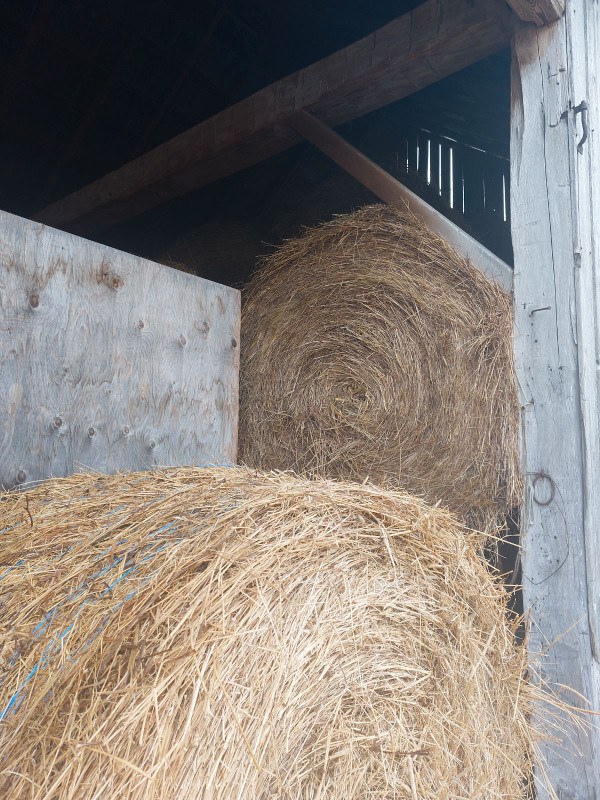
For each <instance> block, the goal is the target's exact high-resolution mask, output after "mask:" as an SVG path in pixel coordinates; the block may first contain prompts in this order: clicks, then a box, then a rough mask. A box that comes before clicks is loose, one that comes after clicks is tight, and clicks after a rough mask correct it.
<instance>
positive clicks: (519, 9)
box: [506, 0, 565, 25]
mask: <svg viewBox="0 0 600 800" xmlns="http://www.w3.org/2000/svg"><path fill="white" fill-rule="evenodd" d="M506 2H507V3H508V5H509V6H510V7H511V8H512V10H513V11H514V12H515V14H516V15H517V16H518V17H519V18H520V19H522V20H523V21H524V22H535V24H536V25H547V24H548V23H549V22H556V21H557V20H559V19H560V18H561V17H562V15H563V14H564V13H565V0H506Z"/></svg>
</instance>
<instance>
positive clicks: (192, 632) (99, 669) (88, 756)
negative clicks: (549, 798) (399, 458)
mask: <svg viewBox="0 0 600 800" xmlns="http://www.w3.org/2000/svg"><path fill="white" fill-rule="evenodd" d="M25 499H26V498H25V496H24V495H23V494H8V495H6V496H4V497H2V498H1V499H0V636H1V639H0V641H2V648H1V652H0V718H1V722H0V796H2V797H7V798H8V797H10V798H11V800H42V798H43V799H44V800H75V798H77V799H78V800H83V798H85V800H96V798H103V800H106V798H109V799H110V798H114V799H115V800H116V798H121V797H127V798H128V800H151V799H152V800H158V799H159V798H160V800H192V799H193V800H216V798H232V800H233V799H234V798H240V800H241V798H244V800H258V799H259V798H260V800H266V799H267V798H275V797H277V798H288V799H289V800H292V798H294V800H296V799H297V800H303V799H304V800H309V799H310V800H315V798H328V800H335V798H340V800H341V798H344V800H353V798H354V799H355V800H364V798H372V799H374V800H377V798H379V799H380V800H384V798H385V800H389V798H399V799H402V798H405V799H406V800H408V799H410V800H414V797H415V796H417V797H419V798H431V799H432V800H434V798H439V800H441V798H444V800H459V798H460V800H464V798H467V797H468V798H471V799H472V800H476V799H477V798H481V800H483V799H484V798H485V799H486V800H491V799H492V798H503V799H504V800H516V799H517V798H522V797H523V796H524V791H525V790H524V785H525V781H526V778H527V776H528V774H529V772H530V759H531V754H532V753H533V751H534V748H535V740H536V738H537V737H538V735H539V733H538V732H537V731H536V730H535V729H534V727H533V726H532V723H531V709H532V702H533V699H534V697H535V696H537V695H536V692H537V690H536V689H535V688H534V687H533V686H532V685H531V684H530V683H528V682H527V680H526V677H525V672H526V670H525V661H524V650H523V649H520V648H518V647H516V646H515V643H514V636H513V633H514V630H513V623H512V622H511V621H510V620H509V618H508V617H507V614H506V594H505V592H504V590H503V588H502V586H501V584H500V582H499V581H498V580H496V579H495V578H494V577H492V576H491V575H490V573H489V571H488V569H487V568H486V567H485V566H484V564H483V562H482V561H481V559H480V557H479V554H478V551H479V547H480V544H481V542H480V536H479V535H477V534H475V533H473V532H471V531H469V530H467V529H463V528H462V527H461V526H460V525H459V524H458V523H457V522H456V521H455V520H454V519H453V518H452V517H451V516H449V515H448V514H447V513H446V512H445V511H443V510H440V509H439V508H432V507H429V506H427V505H426V504H425V503H424V502H423V501H421V500H419V499H416V498H414V497H412V496H410V495H407V494H405V493H402V492H399V491H389V490H385V489H382V488H378V487H375V486H373V485H370V484H344V483H340V482H336V481H332V480H315V481H307V480H306V479H302V478H298V477H295V476H293V475H291V474H284V473H283V474H282V473H271V474H261V473H257V472H255V471H252V470H248V469H244V468H236V467H230V468H226V467H221V468H212V467H211V468H204V469H202V468H177V469H172V470H166V471H156V472H152V473H141V474H133V475H116V476H112V477H105V476H99V475H75V476H72V477H70V478H66V479H62V480H54V481H51V482H49V483H47V484H44V485H42V486H40V487H39V488H37V489H34V490H32V491H30V492H28V494H27V507H26V503H25ZM28 511H29V513H30V514H31V519H32V520H33V527H32V526H31V522H30V518H29V516H28ZM475 666H476V668H475Z"/></svg>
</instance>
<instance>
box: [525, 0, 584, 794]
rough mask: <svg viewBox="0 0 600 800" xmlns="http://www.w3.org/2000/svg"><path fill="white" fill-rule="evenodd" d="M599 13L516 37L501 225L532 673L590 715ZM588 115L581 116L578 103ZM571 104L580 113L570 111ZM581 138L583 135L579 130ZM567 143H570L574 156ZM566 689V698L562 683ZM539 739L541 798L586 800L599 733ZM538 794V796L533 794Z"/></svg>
mask: <svg viewBox="0 0 600 800" xmlns="http://www.w3.org/2000/svg"><path fill="white" fill-rule="evenodd" d="M599 85H600V5H599V4H598V3H596V2H594V3H590V2H589V0H568V2H567V9H566V15H565V16H564V17H563V18H562V19H561V20H560V21H558V22H556V23H554V24H553V25H549V26H547V27H543V28H535V27H533V26H523V27H521V28H519V29H518V30H517V32H516V34H515V38H514V42H513V69H512V115H511V116H512V119H511V204H512V213H511V227H512V237H513V247H514V257H515V280H514V307H515V325H516V336H515V357H516V365H517V372H518V377H519V385H520V389H521V407H522V437H523V438H522V458H523V471H524V474H525V476H526V483H527V493H526V500H525V506H524V508H523V510H522V545H523V550H522V564H523V579H522V580H523V597H524V603H525V609H526V612H528V613H529V616H530V620H531V631H530V638H529V648H530V651H531V654H532V656H535V654H540V658H539V660H538V663H537V670H538V671H539V673H540V674H541V677H542V679H544V680H546V681H548V682H549V683H550V685H551V686H553V687H554V688H555V689H558V691H559V692H560V693H561V694H562V696H563V697H564V699H565V700H567V701H568V702H570V703H572V704H573V705H575V706H581V705H583V706H584V707H585V703H582V701H581V695H583V696H585V697H587V699H588V701H589V706H588V708H591V709H592V710H594V711H596V712H598V711H600V494H599V492H598V486H599V480H600V479H599V476H600V405H599V387H598V364H599V363H600V361H599V357H600V316H599V314H600V226H599V221H600V185H599V183H598V180H597V175H598V174H599V172H600V115H599V110H600V89H599ZM582 101H586V102H587V106H588V110H587V111H586V112H585V114H584V113H581V111H582V109H581V106H580V103H581V102H582ZM577 107H579V109H580V113H575V109H576V108H577ZM584 124H585V130H587V131H588V137H587V139H586V140H585V141H583V139H584V127H583V125H584ZM578 145H579V148H578ZM567 686H569V687H572V688H573V689H574V690H575V692H578V693H580V695H578V694H574V693H571V692H569V691H568V690H567V689H566V688H563V687H567ZM561 722H562V724H563V726H564V729H565V733H564V734H561V733H560V730H559V729H558V728H557V729H556V731H555V734H556V735H558V741H557V742H555V743H545V744H542V751H543V756H544V759H545V762H546V763H545V764H542V765H539V768H538V776H539V775H540V774H541V772H542V770H543V769H545V771H546V773H547V775H548V776H549V778H550V782H551V784H552V786H553V788H554V791H555V793H556V794H555V795H552V796H553V797H556V796H558V797H562V798H569V800H596V799H597V797H598V779H599V776H600V727H598V726H597V723H596V722H594V720H590V728H589V730H585V729H583V730H582V729H577V728H576V727H575V726H573V725H572V724H571V723H570V721H569V720H568V719H567V718H566V717H565V718H564V719H563V720H561ZM549 796H550V795H549V794H548V793H547V792H545V791H543V790H541V789H540V790H539V792H538V797H540V798H542V799H543V798H547V797H549Z"/></svg>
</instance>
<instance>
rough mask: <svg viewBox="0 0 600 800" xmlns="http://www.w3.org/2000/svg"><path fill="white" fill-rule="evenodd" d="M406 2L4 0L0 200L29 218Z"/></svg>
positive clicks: (0, 21) (409, 4)
mask: <svg viewBox="0 0 600 800" xmlns="http://www.w3.org/2000/svg"><path fill="white" fill-rule="evenodd" d="M417 5H419V1H418V0H327V2H323V0H193V1H191V0H60V2H59V0H5V1H4V2H3V3H2V4H0V108H1V112H2V113H1V114H0V152H1V153H2V156H1V170H2V172H1V179H2V180H1V188H0V205H1V206H2V207H3V208H6V209H8V210H11V211H15V212H17V213H23V214H27V213H32V212H33V211H34V210H36V209H37V208H40V207H42V206H43V205H45V204H46V203H48V202H50V201H51V200H53V199H56V198H58V197H61V196H62V195H64V194H65V193H66V192H68V191H71V190H72V189H73V188H77V187H79V186H81V185H83V184H85V183H87V182H89V181H90V180H93V179H94V178H97V177H99V176H101V175H103V174H105V173H106V172H107V171H109V170H111V169H114V168H115V167H117V166H119V165H120V164H122V163H124V162H126V161H128V160H130V159H131V158H133V157H135V156H136V155H139V154H140V153H142V152H144V151H146V150H148V149H149V148H151V147H152V146H154V145H156V144H159V143H160V142H162V141H165V140H166V139H168V138H170V137H172V136H174V135H175V134H177V133H179V132H181V131H183V130H185V129H186V128H189V127H190V126H191V125H193V124H195V123H196V122H199V121H201V120H203V119H206V118H207V117H209V116H211V115H213V114H215V113H216V112H217V111H219V110H221V109H223V108H225V107H227V106H229V105H231V104H232V103H234V102H236V101H237V100H240V99H242V98H243V97H245V96H247V95H249V94H251V93H252V92H254V91H256V90H258V89H260V88H262V87H263V86H265V85H267V84H269V83H271V82H272V81H274V80H276V79H278V78H280V77H283V76H284V75H287V74H288V73H290V72H293V71H294V70H296V69H299V68H301V67H304V66H306V65H308V64H310V63H312V62H313V61H316V60H318V59H320V58H322V57H324V56H326V55H328V54H330V53H332V52H334V51H335V50H337V49H339V48H341V47H344V46H345V45H347V44H349V43H351V42H353V41H355V40H356V39H359V38H361V37H362V36H365V35H366V34H368V33H370V32H372V31H373V30H375V29H376V28H378V27H380V26H381V25H383V24H385V23H386V22H388V21H389V20H391V19H393V18H394V17H396V16H398V15H400V14H402V13H404V12H405V11H408V10H410V9H411V8H414V7H415V6H417Z"/></svg>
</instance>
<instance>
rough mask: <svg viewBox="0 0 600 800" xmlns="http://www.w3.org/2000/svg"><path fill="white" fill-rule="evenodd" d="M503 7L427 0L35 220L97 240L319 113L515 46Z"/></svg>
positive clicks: (358, 105)
mask: <svg viewBox="0 0 600 800" xmlns="http://www.w3.org/2000/svg"><path fill="white" fill-rule="evenodd" d="M510 16H511V15H510V11H509V9H508V8H507V6H506V5H505V3H504V2H502V0H426V2H424V3H422V4H421V5H419V6H417V8H415V9H413V10H412V11H410V12H409V13H407V14H404V15H403V16H401V17H399V18H398V19H396V20H394V21H393V22H390V23H389V24H388V25H385V26H384V27H383V28H380V29H379V30H377V31H375V32H374V33H372V34H370V35H369V36H366V37H365V38H364V39H361V40H360V41H358V42H355V43H354V44H352V45H350V46H349V47H346V48H344V49H343V50H340V51H338V52H337V53H334V54H333V55H331V56H329V57H328V58H325V59H323V60H321V61H318V62H316V63H315V64H312V65H311V66H309V67H307V68H306V69H302V70H300V71H299V72H296V73H294V74H293V75H290V76H288V77H287V78H283V79H282V80H279V81H277V82H276V83H274V84H272V85H271V86H268V87H266V88H265V89H262V90H261V91H259V92H257V93H256V94H254V95H252V96H251V97H248V98H246V99H245V100H242V101H241V102H239V103H236V104H235V105H234V106H231V107H230V108H228V109H225V110H224V111H222V112H220V113H219V114H217V115H215V116H214V117H211V118H210V119H208V120H205V121H204V122H201V123H200V124H198V125H195V126H194V127H193V128H191V129H190V130H188V131H185V132H184V133H182V134H180V135H179V136H176V137H175V138H173V139H171V140H169V141H168V142H165V143H164V144H162V145H160V146H158V147H156V148H154V149H153V150H150V151H149V152H148V153H145V154H144V155H142V156H140V157H139V158H136V159H134V160H133V161H130V162H129V163H127V164H125V165H124V166H122V167H121V168H120V169H117V170H115V171H113V172H111V173H109V174H108V175H106V176H104V177H103V178H100V179H99V180H97V181H95V182H94V183H92V184H90V185H89V186H86V187H84V188H83V189H80V190H79V191H77V192H74V193H73V194H70V195H68V196H67V197H65V198H63V199H62V200H59V201H57V202H56V203H53V204H52V205H50V206H48V207H46V208H45V209H43V210H42V211H40V212H39V213H38V214H36V215H35V219H37V220H39V221H41V222H45V223H47V224H49V225H54V226H57V227H68V228H69V229H70V230H73V231H75V232H86V233H89V232H92V231H94V230H97V229H99V228H103V227H107V226H109V225H112V224H114V223H117V222H119V221H121V220H123V219H127V218H128V217H131V216H134V215H136V214H140V213H142V212H143V211H146V210H147V209H149V208H152V207H154V206H157V205H159V204H161V203H164V202H166V201H167V200H170V199H171V198H174V197H177V196H179V195H182V194H184V193H186V192H189V191H192V190H193V189H198V188H200V187H201V186H204V185H206V184H208V183H210V182H212V181H216V180H219V179H220V178H223V177H226V176H227V175H231V174H232V173H233V172H236V171H237V170H239V169H243V168H245V167H249V166H252V165H253V164H256V163H258V162H259V161H262V160H263V159H265V158H268V157H269V156H270V155H273V154H274V153H278V152H281V151H282V150H285V149H286V148H288V147H290V146H291V145H293V144H295V143H296V142H298V140H299V137H298V135H297V134H295V133H293V132H292V131H291V130H290V128H289V127H288V126H287V125H285V124H283V123H285V120H286V119H287V118H288V117H289V116H290V115H291V114H293V113H294V112H295V111H298V110H300V109H305V110H308V111H316V112H318V114H319V117H320V118H321V119H323V120H324V121H325V122H326V123H328V124H330V125H338V124H341V123H342V122H346V121H348V120H351V119H354V118H356V117H359V116H362V115H363V114H366V113H367V112H369V111H372V110H374V109H376V108H380V107H381V106H384V105H386V104H388V103H391V102H392V101H394V100H398V99H400V98H402V97H405V96H406V95H409V94H411V93H413V92H416V91H418V90H419V89H422V88H423V87H425V86H427V85H429V84H431V83H434V82H435V81H437V80H439V79H440V78H443V77H444V76H446V75H449V74H450V73H452V72H455V71H457V70H459V69H462V68H463V67H466V66H468V65H469V64H472V63H474V62H476V61H479V60H481V59H482V58H484V57H485V56H488V55H491V54H492V53H495V52H498V51H499V50H502V49H503V48H505V47H507V46H508V45H509V43H510Z"/></svg>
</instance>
